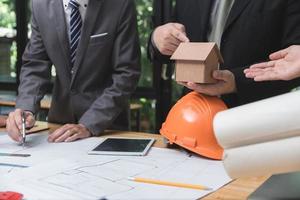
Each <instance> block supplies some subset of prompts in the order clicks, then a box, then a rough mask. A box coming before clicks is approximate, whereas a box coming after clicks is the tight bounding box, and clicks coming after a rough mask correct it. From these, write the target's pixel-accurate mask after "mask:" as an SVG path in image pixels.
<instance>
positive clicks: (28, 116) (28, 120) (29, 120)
mask: <svg viewBox="0 0 300 200" xmlns="http://www.w3.org/2000/svg"><path fill="white" fill-rule="evenodd" d="M25 115H26V128H32V127H33V126H34V124H35V119H34V115H33V114H32V113H31V112H28V111H26V112H25Z"/></svg>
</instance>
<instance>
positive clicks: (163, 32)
mask: <svg viewBox="0 0 300 200" xmlns="http://www.w3.org/2000/svg"><path fill="white" fill-rule="evenodd" d="M152 39H153V42H154V44H155V45H156V47H157V48H158V50H159V51H160V53H162V54H163V55H168V56H169V55H172V54H173V53H174V51H175V50H176V49H177V47H178V45H179V44H180V43H181V42H189V39H188V38H187V36H186V33H185V27H184V26H183V25H182V24H178V23H168V24H165V25H162V26H159V27H157V28H156V29H155V30H154V32H153V35H152Z"/></svg>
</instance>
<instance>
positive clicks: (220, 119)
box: [214, 91, 300, 178]
mask: <svg viewBox="0 0 300 200" xmlns="http://www.w3.org/2000/svg"><path fill="white" fill-rule="evenodd" d="M299 102H300V91H296V92H291V93H288V94H284V95H280V96H277V97H273V98H269V99H265V100H262V101H258V102H255V103H251V104H247V105H244V106H240V107H236V108H233V109H230V110H226V111H223V112H220V113H218V114H217V115H216V117H215V119H214V131H215V134H216V137H217V139H218V142H219V143H220V145H221V146H222V147H223V148H224V149H225V153H224V165H225V168H226V170H227V172H228V173H229V175H230V176H231V177H232V178H239V177H248V176H261V175H266V174H274V173H285V172H292V171H300V159H299V158H300V120H299V119H300V106H299Z"/></svg>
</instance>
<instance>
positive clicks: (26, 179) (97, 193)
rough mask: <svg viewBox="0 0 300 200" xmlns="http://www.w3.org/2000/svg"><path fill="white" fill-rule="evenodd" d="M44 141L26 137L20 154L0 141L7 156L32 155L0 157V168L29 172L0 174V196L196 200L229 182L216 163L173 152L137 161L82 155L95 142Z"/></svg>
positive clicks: (158, 151) (157, 151)
mask: <svg viewBox="0 0 300 200" xmlns="http://www.w3.org/2000/svg"><path fill="white" fill-rule="evenodd" d="M46 139H47V134H39V135H35V136H32V137H31V140H32V143H31V145H28V148H26V149H22V148H21V149H20V147H19V146H16V144H14V143H13V142H9V141H10V140H9V139H8V138H5V137H3V136H0V150H1V151H2V150H3V148H2V147H1V142H2V144H3V145H4V146H6V147H7V149H9V151H10V152H11V153H13V152H18V153H30V154H31V155H32V156H31V157H27V158H17V159H15V158H13V159H11V158H1V157H0V163H3V162H7V163H14V164H22V165H27V166H29V167H28V168H25V169H18V170H10V171H9V172H6V173H1V176H0V191H1V190H2V191H6V190H12V191H18V192H21V193H23V194H24V195H25V199H28V200H29V199H30V200H34V199H72V200H73V199H95V200H96V199H100V198H102V197H105V198H107V199H108V200H111V199H198V198H200V197H203V196H205V195H207V194H208V193H210V192H213V191H215V190H217V189H218V188H220V187H222V186H223V185H225V184H226V183H228V182H230V181H231V179H230V178H229V177H228V176H227V174H226V172H225V170H224V167H223V164H222V162H220V161H212V160H208V159H204V158H201V157H198V156H196V155H193V156H191V157H190V156H188V155H187V154H186V153H184V152H181V151H178V150H170V149H161V148H151V150H150V152H149V153H148V155H147V156H143V157H134V156H100V155H87V153H86V152H87V151H89V150H90V149H91V148H92V147H94V146H95V145H96V144H97V143H99V142H100V138H89V139H86V140H81V141H78V142H74V143H62V144H49V143H47V142H46ZM33 141H34V142H33ZM33 143H34V144H33ZM14 145H15V146H14ZM4 149H5V148H4ZM0 169H1V166H0ZM128 177H143V178H151V179H159V180H166V181H174V182H182V183H190V184H201V185H205V186H207V187H210V188H213V190H211V191H201V190H194V189H185V188H178V187H170V186H161V185H152V184H146V183H137V182H132V181H128V180H127V178H128Z"/></svg>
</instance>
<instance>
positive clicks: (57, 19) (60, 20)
mask: <svg viewBox="0 0 300 200" xmlns="http://www.w3.org/2000/svg"><path fill="white" fill-rule="evenodd" d="M51 6H52V10H53V12H54V24H55V29H56V32H57V36H58V39H59V44H60V46H61V49H62V52H63V57H64V59H65V63H66V66H67V67H68V69H69V70H68V71H70V69H71V62H70V47H69V46H70V45H69V38H68V33H67V28H66V27H67V26H66V17H65V13H64V8H63V4H62V1H58V0H52V2H51ZM50 31H51V30H50Z"/></svg>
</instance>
